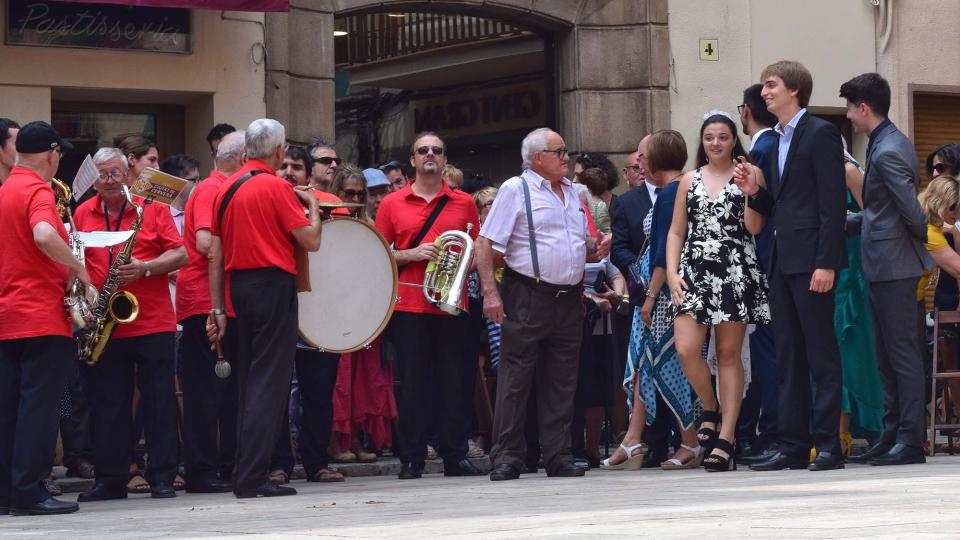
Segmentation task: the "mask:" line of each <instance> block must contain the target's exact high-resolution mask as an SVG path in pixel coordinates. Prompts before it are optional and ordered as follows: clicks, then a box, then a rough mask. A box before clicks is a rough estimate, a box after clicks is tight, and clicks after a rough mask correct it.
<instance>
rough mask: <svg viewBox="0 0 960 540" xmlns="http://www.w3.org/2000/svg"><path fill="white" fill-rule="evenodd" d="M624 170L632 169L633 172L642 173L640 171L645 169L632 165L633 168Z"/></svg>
mask: <svg viewBox="0 0 960 540" xmlns="http://www.w3.org/2000/svg"><path fill="white" fill-rule="evenodd" d="M623 169H624V170H627V169H630V170H632V171H633V172H640V170H641V169H643V167H641V166H639V165H631V166H629V167H624V168H623Z"/></svg>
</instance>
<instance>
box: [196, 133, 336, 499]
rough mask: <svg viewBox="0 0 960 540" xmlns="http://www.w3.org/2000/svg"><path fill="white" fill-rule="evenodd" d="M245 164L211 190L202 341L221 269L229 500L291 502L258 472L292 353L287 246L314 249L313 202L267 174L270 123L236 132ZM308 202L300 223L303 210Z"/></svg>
mask: <svg viewBox="0 0 960 540" xmlns="http://www.w3.org/2000/svg"><path fill="white" fill-rule="evenodd" d="M244 136H245V141H246V151H247V163H246V165H244V166H243V167H241V168H240V170H239V171H237V172H236V173H234V174H233V176H231V177H230V178H229V179H227V182H225V183H224V184H223V186H221V188H220V192H219V193H218V195H217V198H216V200H215V201H214V206H213V220H212V223H211V227H210V232H211V233H212V234H213V241H212V242H211V246H210V301H211V305H213V306H214V313H215V321H214V322H212V323H208V325H207V333H208V336H211V337H214V336H216V337H222V336H223V332H224V330H225V329H226V326H227V318H226V314H225V313H224V308H225V307H226V304H225V302H224V291H223V271H224V270H226V271H227V272H228V273H229V278H230V298H231V300H232V301H233V307H234V309H235V310H236V313H237V318H236V326H237V336H238V344H237V348H238V353H237V362H236V369H235V372H236V374H237V384H238V385H239V394H240V403H239V408H240V409H239V416H238V423H237V433H238V439H237V464H236V468H235V469H234V473H233V492H234V493H235V494H236V496H237V497H238V498H249V497H257V496H265V497H271V496H277V495H294V494H296V490H294V489H293V488H290V487H286V486H279V485H276V484H273V483H271V482H269V481H268V479H267V468H268V467H269V465H270V457H271V454H272V451H273V447H274V443H275V442H276V440H277V433H278V432H279V430H280V428H281V426H280V424H281V422H282V419H283V410H284V406H285V403H286V399H287V389H288V388H289V385H290V373H291V371H292V370H293V360H294V353H295V351H296V346H297V287H296V275H297V265H296V259H295V257H294V248H295V245H298V246H300V248H302V249H304V250H306V251H317V250H318V249H320V216H319V213H318V212H319V210H318V208H317V199H316V198H315V197H314V196H313V195H312V194H311V193H310V192H309V191H308V190H307V189H291V188H290V184H289V183H288V182H287V181H286V180H283V179H282V178H279V177H277V176H276V175H275V171H276V170H277V169H278V168H280V165H281V163H283V156H284V153H285V149H286V144H285V143H284V139H285V131H284V128H283V126H282V125H281V124H280V123H279V122H277V121H276V120H272V119H268V118H262V119H259V120H254V121H253V123H251V124H250V126H249V127H248V128H247V131H246V133H245V135H244ZM301 201H303V203H306V204H307V205H308V210H309V217H307V216H305V215H304V211H303V204H302V203H301Z"/></svg>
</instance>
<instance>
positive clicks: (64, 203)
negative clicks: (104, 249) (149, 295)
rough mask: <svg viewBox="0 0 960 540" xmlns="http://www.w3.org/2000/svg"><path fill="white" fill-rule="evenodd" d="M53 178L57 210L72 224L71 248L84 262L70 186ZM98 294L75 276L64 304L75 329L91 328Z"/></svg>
mask: <svg viewBox="0 0 960 540" xmlns="http://www.w3.org/2000/svg"><path fill="white" fill-rule="evenodd" d="M51 180H52V182H51V183H52V184H53V190H54V192H55V193H56V201H57V212H58V213H59V214H60V217H61V218H63V219H66V220H67V222H68V223H69V224H70V233H69V235H68V240H69V244H70V250H71V251H72V252H73V256H74V257H76V259H77V260H78V261H80V264H83V263H84V254H83V241H81V240H80V234H79V233H78V232H77V226H76V225H75V224H74V223H73V214H72V213H71V212H70V195H71V193H70V188H69V187H68V186H67V185H66V184H64V183H63V182H61V181H60V180H57V179H56V178H53V179H51ZM96 295H97V290H96V289H95V288H93V287H89V288H88V289H87V290H84V289H83V285H82V284H81V283H80V280H79V279H76V278H74V280H73V283H71V284H70V288H69V289H68V291H67V295H66V296H64V298H63V304H64V306H66V308H67V319H68V320H70V321H71V322H72V323H73V327H74V328H75V331H77V330H81V329H83V328H89V327H90V326H91V325H92V324H93V311H92V310H91V309H90V304H92V303H95V302H96V298H97V296H96Z"/></svg>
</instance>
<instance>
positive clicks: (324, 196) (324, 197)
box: [313, 188, 350, 216]
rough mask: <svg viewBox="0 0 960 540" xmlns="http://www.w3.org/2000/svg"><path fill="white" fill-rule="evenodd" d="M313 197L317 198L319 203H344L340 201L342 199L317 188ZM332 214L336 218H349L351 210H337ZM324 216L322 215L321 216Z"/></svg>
mask: <svg viewBox="0 0 960 540" xmlns="http://www.w3.org/2000/svg"><path fill="white" fill-rule="evenodd" d="M313 196H314V197H316V198H317V201H319V202H343V201H342V200H340V197H337V196H336V195H334V194H333V193H328V192H326V191H320V190H319V189H317V188H313ZM331 214H333V215H336V216H349V215H350V209H348V208H337V209H336V210H334V211H333V212H331ZM321 215H322V214H321Z"/></svg>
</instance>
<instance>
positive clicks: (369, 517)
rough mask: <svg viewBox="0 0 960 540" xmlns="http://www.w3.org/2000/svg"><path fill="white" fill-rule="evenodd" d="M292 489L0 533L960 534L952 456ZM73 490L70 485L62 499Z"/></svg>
mask: <svg viewBox="0 0 960 540" xmlns="http://www.w3.org/2000/svg"><path fill="white" fill-rule="evenodd" d="M291 485H292V486H294V487H296V488H297V489H298V490H299V492H300V493H299V495H297V496H293V497H280V498H273V499H245V500H237V499H234V498H233V496H232V495H230V494H218V495H191V494H182V493H181V494H178V496H177V498H175V499H164V500H153V499H150V498H149V496H148V495H136V496H131V498H130V499H128V500H125V501H109V502H98V503H88V504H84V505H82V508H81V509H80V512H79V513H76V514H71V515H66V516H49V517H11V516H4V517H0V538H3V539H4V540H6V539H8V538H11V539H12V538H44V539H58V540H59V539H74V538H76V539H111V540H114V539H127V538H131V539H133V538H145V539H160V538H202V539H209V538H217V539H223V538H237V539H239V538H244V539H248V538H257V539H260V538H307V537H317V538H435V537H441V536H442V537H464V536H478V537H483V538H519V537H539V538H559V537H564V538H567V537H574V538H580V537H584V538H598V537H603V538H626V537H634V538H635V537H638V536H639V537H643V538H698V539H701V540H702V539H703V538H705V537H706V538H711V539H712V538H776V539H778V540H786V539H793V538H818V539H819V538H864V537H870V538H905V537H908V536H909V537H911V538H960V513H958V512H957V507H958V503H960V495H958V486H960V457H952V456H942V457H941V456H938V457H936V458H934V459H931V460H929V462H928V463H927V464H924V465H909V466H899V467H870V466H867V465H848V466H847V469H846V470H841V471H827V472H817V473H814V472H808V471H782V472H770V473H757V472H750V471H746V470H743V469H741V470H740V471H737V472H730V473H707V472H705V471H703V470H702V469H699V470H688V471H659V470H644V471H638V472H637V471H621V472H606V471H591V472H589V473H587V476H586V477H584V478H547V477H546V476H545V475H544V474H543V473H540V474H536V475H523V476H522V477H521V478H520V479H519V480H515V481H510V482H490V481H489V480H488V479H487V478H485V477H479V478H445V477H443V476H442V475H439V474H428V475H425V476H424V477H423V478H422V479H420V480H405V481H400V480H397V479H396V477H394V476H369V477H353V478H348V479H347V481H346V482H344V483H342V484H316V483H309V484H308V483H306V482H302V481H294V482H293V483H292V484H291ZM63 498H64V499H66V500H74V499H75V495H72V494H71V495H65V496H64V497H63Z"/></svg>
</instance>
